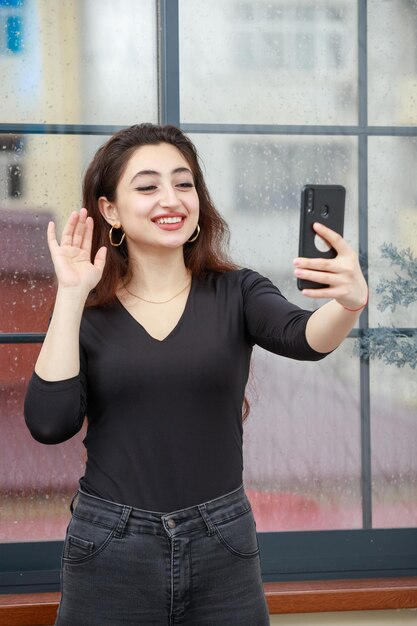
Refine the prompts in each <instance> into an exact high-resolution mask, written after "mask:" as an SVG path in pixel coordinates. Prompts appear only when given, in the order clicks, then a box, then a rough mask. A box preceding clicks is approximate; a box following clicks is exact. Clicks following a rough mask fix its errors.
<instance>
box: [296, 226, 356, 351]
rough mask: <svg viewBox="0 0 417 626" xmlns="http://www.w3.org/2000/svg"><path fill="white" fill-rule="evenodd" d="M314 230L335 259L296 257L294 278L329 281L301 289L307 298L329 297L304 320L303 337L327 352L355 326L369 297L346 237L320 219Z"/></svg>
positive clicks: (335, 346) (318, 349)
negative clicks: (325, 242) (319, 287)
mask: <svg viewBox="0 0 417 626" xmlns="http://www.w3.org/2000/svg"><path fill="white" fill-rule="evenodd" d="M314 230H315V231H316V232H317V234H318V235H320V236H321V237H323V239H325V240H326V241H328V242H329V244H330V245H331V246H332V247H333V248H334V249H335V250H336V252H337V256H336V258H334V259H321V258H313V259H306V258H297V259H295V260H294V265H295V270H294V274H295V275H296V276H297V278H303V279H305V280H311V281H313V282H318V283H323V284H325V285H329V286H328V287H326V288H323V289H303V291H302V293H303V295H305V296H307V297H308V298H332V300H331V302H327V303H326V304H324V305H323V306H321V307H320V308H319V309H317V311H314V313H313V315H312V316H311V317H310V319H309V320H308V322H307V326H306V339H307V342H308V343H309V345H310V346H311V347H312V348H313V349H314V350H317V351H318V352H330V351H332V350H334V349H335V348H337V346H338V345H339V344H340V343H341V342H342V341H343V340H344V339H345V337H346V336H347V335H348V334H349V332H350V330H351V329H352V328H353V327H354V325H355V323H356V321H357V320H358V318H359V315H360V314H361V312H362V310H363V309H364V308H365V306H366V304H367V300H368V287H367V284H366V281H365V278H364V276H363V274H362V271H361V268H360V265H359V259H358V256H357V254H356V253H355V251H354V250H353V249H352V248H351V247H350V246H349V245H348V244H347V243H346V241H345V240H344V239H343V237H341V235H339V234H338V233H335V232H334V231H333V230H330V228H327V227H326V226H323V225H322V224H320V223H316V224H314Z"/></svg>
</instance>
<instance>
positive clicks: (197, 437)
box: [25, 269, 325, 512]
mask: <svg viewBox="0 0 417 626" xmlns="http://www.w3.org/2000/svg"><path fill="white" fill-rule="evenodd" d="M310 315H311V312H309V311H305V310H303V309H300V308H299V307H297V306H295V305H294V304H291V303H290V302H288V301H287V300H286V299H285V298H284V297H283V295H282V294H281V293H280V291H279V290H278V289H277V288H276V287H275V286H274V285H273V284H272V283H271V282H270V281H269V280H268V279H267V278H264V277H263V276H261V275H260V274H258V273H256V272H254V271H252V270H248V269H242V270H236V271H230V272H226V273H223V274H220V273H210V274H208V275H206V277H205V278H204V279H203V278H200V279H196V278H194V279H193V281H192V286H191V290H190V294H189V296H188V300H187V304H186V306H185V309H184V312H183V314H182V316H181V318H180V320H179V322H178V324H177V325H176V326H175V328H174V329H173V330H172V331H171V333H170V334H169V335H168V336H167V337H166V338H165V339H164V340H162V341H159V340H157V339H154V338H153V337H151V336H150V335H149V334H148V333H147V332H146V330H145V329H144V327H143V326H142V325H141V324H139V323H138V322H137V321H136V320H135V319H134V318H133V317H132V316H131V315H130V313H129V312H128V311H127V310H126V309H125V308H124V307H123V305H122V304H121V303H120V301H119V300H117V299H116V300H115V301H114V303H113V304H111V305H109V306H106V307H97V308H91V307H90V308H86V309H85V311H84V313H83V317H82V321H81V329H80V373H79V375H78V376H75V377H73V378H70V379H67V380H61V381H56V382H48V381H45V380H42V379H41V378H40V377H39V376H37V375H36V373H33V376H32V378H31V380H30V382H29V386H28V389H27V394H26V398H25V419H26V423H27V425H28V427H29V429H30V431H31V433H32V435H33V437H34V438H35V439H37V440H38V441H40V442H42V443H47V444H56V443H60V442H62V441H65V440H67V439H69V438H70V437H72V436H73V435H75V434H76V433H77V432H78V431H79V430H80V428H81V426H82V424H83V421H84V417H85V416H87V419H88V429H87V435H86V437H85V439H84V445H85V446H86V448H87V463H86V469H85V475H84V476H83V477H82V478H81V479H80V487H81V489H82V490H83V491H85V492H87V493H90V494H92V495H96V496H98V497H101V498H105V499H107V500H111V501H113V502H119V503H123V504H128V505H131V506H134V507H138V508H141V509H147V510H153V511H160V512H169V511H174V510H178V509H181V508H185V507H189V506H192V505H194V504H197V503H201V502H205V501H207V500H210V499H212V498H216V497H218V496H220V495H222V494H224V493H228V492H229V491H232V490H234V489H236V488H237V487H238V486H239V485H240V484H241V482H242V471H243V461H242V402H243V397H244V392H245V386H246V382H247V379H248V373H249V364H250V358H251V353H252V348H253V345H254V344H258V345H259V346H261V347H262V348H265V349H266V350H269V351H271V352H274V353H275V354H280V355H284V356H287V357H290V358H293V359H300V360H318V359H320V358H322V357H324V356H325V354H322V353H318V352H316V351H315V350H313V349H312V348H311V347H310V346H309V344H308V343H307V340H306V337H305V327H306V323H307V320H308V318H309V317H310ZM63 358H65V355H63Z"/></svg>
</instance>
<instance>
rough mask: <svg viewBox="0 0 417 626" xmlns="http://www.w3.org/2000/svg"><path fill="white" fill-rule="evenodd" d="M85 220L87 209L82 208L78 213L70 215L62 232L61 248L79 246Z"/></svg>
mask: <svg viewBox="0 0 417 626" xmlns="http://www.w3.org/2000/svg"><path fill="white" fill-rule="evenodd" d="M86 220H87V209H84V208H82V209H81V211H80V212H79V213H78V212H77V211H73V212H72V213H71V215H70V216H69V218H68V220H67V223H66V224H65V226H64V229H63V231H62V235H61V246H76V247H80V246H81V242H82V239H83V236H84V230H85V223H86Z"/></svg>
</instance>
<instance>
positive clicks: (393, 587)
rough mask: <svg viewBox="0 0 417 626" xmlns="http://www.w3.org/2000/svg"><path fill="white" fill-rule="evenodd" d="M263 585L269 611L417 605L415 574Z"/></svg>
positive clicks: (292, 611) (381, 607)
mask: <svg viewBox="0 0 417 626" xmlns="http://www.w3.org/2000/svg"><path fill="white" fill-rule="evenodd" d="M264 588H265V595H266V598H267V600H268V606H269V612H270V614H271V615H273V614H276V613H325V612H328V611H369V610H381V609H414V608H417V577H410V578H366V579H357V580H312V581H305V582H291V583H284V582H280V583H264Z"/></svg>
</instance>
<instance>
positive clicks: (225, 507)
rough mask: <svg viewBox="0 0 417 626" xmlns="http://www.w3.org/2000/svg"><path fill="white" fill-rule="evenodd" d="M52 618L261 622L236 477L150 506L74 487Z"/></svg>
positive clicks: (258, 584)
mask: <svg viewBox="0 0 417 626" xmlns="http://www.w3.org/2000/svg"><path fill="white" fill-rule="evenodd" d="M71 510H72V513H73V515H72V519H71V521H70V523H69V526H68V529H67V534H66V538H65V543H64V550H63V555H62V572H61V590H62V598H61V603H60V606H59V611H58V617H57V621H56V622H55V626H119V625H120V626H121V625H122V624H123V625H124V624H130V625H131V626H138V625H143V626H153V625H155V626H156V625H158V626H174V625H175V624H182V625H184V626H268V625H269V616H268V609H267V604H266V601H265V596H264V592H263V586H262V580H261V572H260V562H259V546H258V541H257V537H256V527H255V521H254V518H253V514H252V510H251V507H250V504H249V501H248V499H247V497H246V495H245V491H244V487H243V485H242V486H241V487H239V488H238V489H236V490H235V491H232V492H231V493H228V494H226V495H224V496H221V497H220V498H216V499H215V500H210V501H209V502H205V503H202V504H199V505H196V506H192V507H189V508H187V509H182V510H180V511H174V512H172V513H158V512H155V511H143V510H141V509H136V508H133V507H130V506H125V505H122V504H117V503H114V502H110V501H107V500H103V499H101V498H97V497H95V496H90V495H88V494H85V493H83V492H82V491H78V492H77V494H76V495H75V497H74V500H73V503H71Z"/></svg>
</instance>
